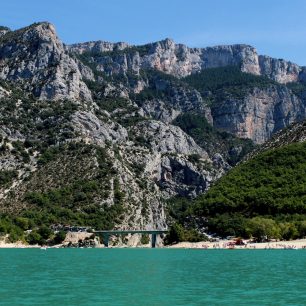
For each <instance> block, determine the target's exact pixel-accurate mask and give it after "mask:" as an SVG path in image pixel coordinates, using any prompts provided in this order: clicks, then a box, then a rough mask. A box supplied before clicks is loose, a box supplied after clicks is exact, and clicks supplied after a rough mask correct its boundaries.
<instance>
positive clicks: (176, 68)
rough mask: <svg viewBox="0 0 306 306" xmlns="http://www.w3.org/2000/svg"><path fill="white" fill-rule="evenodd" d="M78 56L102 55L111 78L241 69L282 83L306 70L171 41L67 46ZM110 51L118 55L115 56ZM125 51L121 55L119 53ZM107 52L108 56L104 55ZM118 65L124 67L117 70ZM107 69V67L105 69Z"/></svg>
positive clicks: (241, 49) (247, 53)
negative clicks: (154, 72)
mask: <svg viewBox="0 0 306 306" xmlns="http://www.w3.org/2000/svg"><path fill="white" fill-rule="evenodd" d="M68 48H69V50H70V51H72V52H75V53H79V54H83V53H84V52H89V53H97V52H98V53H99V52H100V54H99V57H98V61H99V63H100V66H99V69H101V71H104V72H106V73H108V74H113V73H118V72H121V73H122V72H127V71H134V72H139V70H140V69H147V68H151V69H157V70H160V71H162V72H165V73H168V74H171V75H174V76H176V77H185V76H187V75H190V74H192V73H196V72H199V71H201V70H203V69H207V68H216V67H224V66H239V67H240V69H241V71H243V72H248V73H252V74H256V75H263V76H267V77H269V78H271V79H272V80H274V81H277V82H279V83H288V82H295V81H298V80H300V74H302V71H303V69H304V68H303V67H299V66H298V65H296V64H294V63H291V62H289V61H285V60H283V59H275V58H271V57H269V56H263V55H258V53H257V51H256V49H255V48H254V47H252V46H248V45H228V46H216V47H207V48H188V47H187V46H185V45H183V44H175V42H174V41H173V40H171V39H165V40H163V41H160V42H156V43H151V44H147V45H143V46H129V45H128V44H125V43H117V44H113V43H108V42H101V41H99V42H88V43H80V44H74V45H71V46H68ZM107 51H117V52H115V53H113V54H110V53H107ZM118 51H122V52H118ZM104 52H106V53H105V54H103V53H104ZM118 65H120V66H122V67H121V68H122V69H121V70H118ZM105 66H107V67H105Z"/></svg>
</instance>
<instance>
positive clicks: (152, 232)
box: [93, 230, 168, 235]
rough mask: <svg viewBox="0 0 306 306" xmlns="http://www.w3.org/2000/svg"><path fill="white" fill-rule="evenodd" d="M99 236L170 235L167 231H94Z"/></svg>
mask: <svg viewBox="0 0 306 306" xmlns="http://www.w3.org/2000/svg"><path fill="white" fill-rule="evenodd" d="M93 232H94V233H97V234H108V235H118V234H165V233H168V231H167V230H110V231H107V230H103V231H93Z"/></svg>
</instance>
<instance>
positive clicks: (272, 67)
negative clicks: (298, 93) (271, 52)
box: [258, 55, 302, 83]
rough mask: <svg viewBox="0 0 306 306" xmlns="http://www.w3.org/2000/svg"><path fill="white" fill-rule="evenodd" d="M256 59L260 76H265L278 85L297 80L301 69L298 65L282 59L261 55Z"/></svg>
mask: <svg viewBox="0 0 306 306" xmlns="http://www.w3.org/2000/svg"><path fill="white" fill-rule="evenodd" d="M258 59H259V67H260V74H261V75H264V76H267V77H268V78H270V79H272V80H274V81H276V82H278V83H290V82H297V81H298V80H299V74H300V72H301V70H302V68H301V67H299V66H298V65H296V64H294V63H291V62H288V61H285V60H283V59H276V58H272V57H269V56H263V55H260V56H259V57H258Z"/></svg>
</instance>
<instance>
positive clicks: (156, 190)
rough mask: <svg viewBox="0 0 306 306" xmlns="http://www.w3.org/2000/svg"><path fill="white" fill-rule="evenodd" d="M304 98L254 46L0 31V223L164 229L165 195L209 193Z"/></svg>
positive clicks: (293, 75)
mask: <svg viewBox="0 0 306 306" xmlns="http://www.w3.org/2000/svg"><path fill="white" fill-rule="evenodd" d="M305 103H306V99H305V68H304V67H299V66H298V65H296V64H293V63H291V62H288V61H284V60H277V59H272V58H269V57H267V56H261V55H258V54H257V51H256V49H255V48H253V47H251V46H247V45H231V46H217V47H207V48H189V47H187V46H184V45H181V44H175V43H174V42H173V41H172V40H170V39H166V40H163V41H159V42H155V43H150V44H147V45H143V46H131V45H129V44H126V43H108V42H103V41H97V42H88V43H80V44H74V45H70V46H66V45H65V44H63V43H62V42H61V40H60V39H59V38H58V36H57V34H56V30H55V27H54V26H53V25H52V24H50V23H48V22H42V23H35V24H33V25H30V26H28V27H25V28H22V29H19V30H16V31H11V30H10V29H8V28H6V27H1V29H0V110H1V111H0V135H1V137H0V165H1V168H0V214H1V215H0V231H1V232H4V233H10V234H11V239H12V240H15V239H17V238H20V237H21V238H23V239H27V237H26V234H25V232H24V231H25V230H28V229H31V230H34V233H35V235H34V237H32V238H31V239H32V240H31V242H34V241H39V239H46V238H48V237H45V236H47V235H46V234H43V233H44V231H45V229H46V228H50V227H51V226H53V225H55V224H58V223H60V224H62V225H63V224H70V225H82V226H90V227H94V228H97V229H112V228H122V229H125V228H126V229H133V228H134V229H140V228H141V229H146V228H160V229H163V228H166V227H167V226H168V225H169V224H171V223H172V222H173V219H172V216H169V213H168V212H169V201H170V202H171V201H172V200H173V199H176V197H181V198H183V199H194V198H196V197H197V196H199V195H201V194H203V193H206V192H207V191H208V190H209V188H210V186H211V185H212V184H213V183H214V182H215V181H216V180H218V179H219V178H221V177H222V176H223V175H224V174H225V173H226V172H227V171H228V170H229V169H231V168H232V167H235V165H236V164H237V163H239V162H240V161H241V160H242V159H243V158H244V157H245V156H246V154H251V153H250V152H251V151H252V150H253V149H254V148H256V149H257V150H260V147H258V146H259V145H261V144H262V143H264V142H265V141H267V140H269V139H270V138H271V137H272V136H273V135H274V134H275V133H277V132H278V131H280V130H281V129H283V128H286V127H288V126H290V124H292V123H294V122H299V121H302V120H303V119H305V117H306V116H305ZM249 156H251V155H249ZM239 167H240V166H238V168H237V169H239ZM233 171H238V170H236V169H234V170H233ZM234 173H235V172H234ZM229 175H231V174H229ZM216 186H217V185H216ZM214 188H215V187H213V188H212V189H211V190H212V191H211V192H213V190H214ZM208 194H210V193H208ZM199 201H200V200H199ZM35 237H36V238H35ZM34 238H35V239H36V240H35V239H34ZM127 239H129V237H128V238H127Z"/></svg>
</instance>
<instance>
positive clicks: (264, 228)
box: [247, 217, 280, 241]
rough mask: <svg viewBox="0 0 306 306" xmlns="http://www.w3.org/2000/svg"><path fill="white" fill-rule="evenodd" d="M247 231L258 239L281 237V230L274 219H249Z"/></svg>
mask: <svg viewBox="0 0 306 306" xmlns="http://www.w3.org/2000/svg"><path fill="white" fill-rule="evenodd" d="M247 232H248V233H249V234H250V235H251V236H252V237H254V238H256V240H257V241H264V240H270V239H271V238H280V230H279V227H278V226H277V224H276V222H275V221H274V220H272V219H266V218H261V217H255V218H252V219H250V220H249V221H248V223H247Z"/></svg>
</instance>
